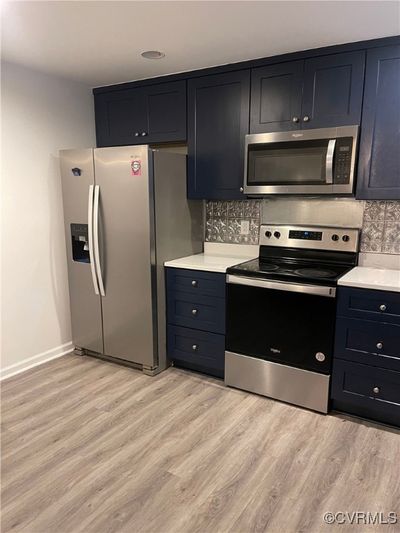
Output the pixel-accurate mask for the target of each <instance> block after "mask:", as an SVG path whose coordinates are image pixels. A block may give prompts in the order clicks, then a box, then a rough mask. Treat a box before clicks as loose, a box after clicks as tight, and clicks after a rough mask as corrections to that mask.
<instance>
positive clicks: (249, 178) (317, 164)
mask: <svg viewBox="0 0 400 533" xmlns="http://www.w3.org/2000/svg"><path fill="white" fill-rule="evenodd" d="M357 137H358V126H342V127H337V128H321V129H315V130H299V131H288V132H277V133H258V134H254V135H246V140H245V153H246V157H245V168H244V187H243V188H244V193H245V194H254V195H262V194H335V195H337V194H352V192H353V186H354V169H355V163H356V155H357Z"/></svg>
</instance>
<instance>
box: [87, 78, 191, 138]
mask: <svg viewBox="0 0 400 533" xmlns="http://www.w3.org/2000/svg"><path fill="white" fill-rule="evenodd" d="M95 113H96V134H97V146H99V147H101V146H120V145H130V144H150V143H153V144H154V143H163V142H176V141H185V140H186V81H177V82H171V83H158V84H155V85H148V86H146V87H140V88H137V89H124V90H121V91H114V92H110V93H103V94H99V95H96V96H95Z"/></svg>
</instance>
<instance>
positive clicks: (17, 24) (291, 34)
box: [2, 0, 400, 86]
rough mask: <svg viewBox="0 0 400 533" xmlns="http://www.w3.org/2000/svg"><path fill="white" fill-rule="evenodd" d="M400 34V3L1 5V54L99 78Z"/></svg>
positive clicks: (90, 80)
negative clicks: (154, 55)
mask: <svg viewBox="0 0 400 533" xmlns="http://www.w3.org/2000/svg"><path fill="white" fill-rule="evenodd" d="M399 33H400V3H399V2H397V1H396V2H391V1H379V0H378V1H355V2H353V1H344V2H341V1H309V2H304V1H294V2H291V1H278V2H275V1H271V2H269V1H264V2H263V1H258V2H253V1H212V2H208V1H200V2H199V1H196V2H189V1H180V2H179V1H178V2H176V1H173V2H170V1H161V2H158V1H155V2H152V1H145V2H134V1H123V2H119V1H114V2H109V1H87V2H81V1H65V2H58V1H50V2H36V1H29V2H20V1H17V2H3V4H2V56H3V59H5V60H8V61H12V62H15V63H18V64H21V65H24V66H28V67H31V68H34V69H37V70H40V71H43V72H47V73H52V74H57V75H60V76H64V77H68V78H73V79H76V80H80V81H82V82H84V83H87V84H89V85H91V86H99V85H106V84H111V83H117V82H122V81H128V80H137V79H141V78H147V77H153V76H159V75H164V74H169V73H174V72H180V71H185V70H192V69H197V68H202V67H208V66H213V65H220V64H224V63H232V62H236V61H241V60H246V59H252V58H257V57H265V56H271V55H276V54H282V53H285V52H292V51H296V50H305V49H308V48H316V47H320V46H327V45H331V44H339V43H344V42H352V41H359V40H364V39H373V38H376V37H384V36H389V35H396V34H399ZM144 50H161V51H163V52H165V54H166V57H165V58H163V59H159V60H148V59H143V58H142V57H141V56H140V53H141V52H142V51H144Z"/></svg>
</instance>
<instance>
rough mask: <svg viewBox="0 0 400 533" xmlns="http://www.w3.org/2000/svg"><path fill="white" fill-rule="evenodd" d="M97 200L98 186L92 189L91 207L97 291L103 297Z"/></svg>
mask: <svg viewBox="0 0 400 533" xmlns="http://www.w3.org/2000/svg"><path fill="white" fill-rule="evenodd" d="M99 200H100V185H95V187H94V207H93V225H94V227H93V240H94V261H95V265H96V273H97V281H98V283H99V290H100V294H101V296H105V295H106V292H105V290H104V283H103V276H102V273H101V264H100V246H99Z"/></svg>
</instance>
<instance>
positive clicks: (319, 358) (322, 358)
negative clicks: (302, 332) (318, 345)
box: [315, 352, 325, 363]
mask: <svg viewBox="0 0 400 533" xmlns="http://www.w3.org/2000/svg"><path fill="white" fill-rule="evenodd" d="M315 359H316V360H317V361H319V362H320V363H322V362H323V361H325V354H324V353H322V352H317V353H316V354H315Z"/></svg>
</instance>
